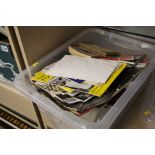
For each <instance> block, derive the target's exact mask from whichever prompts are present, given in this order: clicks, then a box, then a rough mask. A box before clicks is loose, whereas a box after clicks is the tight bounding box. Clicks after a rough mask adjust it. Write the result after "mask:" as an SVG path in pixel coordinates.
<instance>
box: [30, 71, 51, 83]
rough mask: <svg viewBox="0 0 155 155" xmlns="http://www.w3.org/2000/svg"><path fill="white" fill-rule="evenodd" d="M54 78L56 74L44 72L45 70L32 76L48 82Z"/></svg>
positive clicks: (37, 79) (36, 79) (33, 78)
mask: <svg viewBox="0 0 155 155" xmlns="http://www.w3.org/2000/svg"><path fill="white" fill-rule="evenodd" d="M53 78H54V76H51V75H47V74H44V73H43V72H37V73H36V74H35V76H33V77H32V78H31V80H33V81H38V82H44V83H47V82H49V81H50V80H51V79H53Z"/></svg>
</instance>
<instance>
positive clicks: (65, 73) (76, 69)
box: [46, 55, 119, 83]
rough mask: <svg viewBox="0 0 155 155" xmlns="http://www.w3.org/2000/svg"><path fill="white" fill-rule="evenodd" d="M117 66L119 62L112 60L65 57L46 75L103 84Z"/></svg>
mask: <svg viewBox="0 0 155 155" xmlns="http://www.w3.org/2000/svg"><path fill="white" fill-rule="evenodd" d="M118 65H119V62H118V61H113V60H100V59H95V58H84V57H79V56H72V55H65V56H64V57H63V58H62V59H61V60H59V61H58V62H57V63H56V64H55V65H54V66H52V67H51V68H50V69H49V70H48V71H47V72H46V74H48V75H52V76H59V77H67V78H74V79H82V80H86V81H92V82H96V83H105V82H106V81H107V79H108V78H109V77H110V75H111V74H112V73H113V71H114V70H115V68H116V67H117V66H118Z"/></svg>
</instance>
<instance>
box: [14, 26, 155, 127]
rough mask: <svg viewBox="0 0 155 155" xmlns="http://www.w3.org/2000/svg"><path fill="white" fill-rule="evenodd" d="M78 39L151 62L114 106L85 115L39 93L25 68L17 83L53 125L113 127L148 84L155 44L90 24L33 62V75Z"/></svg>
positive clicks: (154, 57)
mask: <svg viewBox="0 0 155 155" xmlns="http://www.w3.org/2000/svg"><path fill="white" fill-rule="evenodd" d="M77 42H89V43H94V44H98V45H101V46H103V47H105V48H108V49H111V50H115V51H119V52H120V53H126V54H128V53H129V54H146V55H147V57H148V58H149V60H150V63H149V65H147V66H146V68H145V69H144V70H143V71H142V72H141V73H140V74H139V75H138V76H137V78H136V79H135V80H134V81H132V82H131V83H130V85H129V87H128V88H127V90H126V91H125V92H124V93H123V94H122V96H121V97H120V98H119V99H118V100H117V102H116V103H115V104H114V105H113V106H110V107H105V106H102V107H100V108H96V109H94V110H93V111H91V112H89V113H87V114H86V115H84V116H76V115H74V114H73V113H71V112H68V111H65V110H62V109H61V108H60V107H59V106H58V105H57V104H55V103H54V102H53V101H51V100H50V99H49V98H47V97H45V96H44V95H41V94H39V93H38V92H37V90H36V88H35V87H34V86H33V85H32V84H31V81H30V78H29V76H28V72H27V71H26V70H25V71H23V73H21V74H20V75H19V76H17V78H16V80H15V85H16V87H17V88H18V89H19V90H20V91H22V92H23V93H24V94H25V95H27V96H28V97H29V98H30V99H31V100H32V101H33V102H35V103H36V104H37V105H38V106H39V107H40V109H42V111H43V112H45V113H46V115H47V116H48V118H49V119H50V121H51V127H53V128H112V127H113V126H114V125H115V123H116V122H117V121H118V119H119V118H120V117H121V116H122V115H123V112H125V110H126V109H127V107H128V106H129V105H130V104H131V103H132V102H133V101H134V99H135V98H136V96H137V95H138V94H139V93H140V92H141V90H142V89H143V88H145V86H146V84H147V82H148V80H149V77H150V75H151V73H152V71H153V70H154V69H155V47H154V46H152V45H149V44H147V43H144V42H141V41H138V40H134V39H132V38H128V37H125V36H122V35H118V34H115V33H111V32H108V31H105V30H101V29H96V28H90V29H87V30H85V31H83V32H81V33H80V34H79V35H77V36H75V37H73V38H72V39H71V40H69V41H68V42H66V43H65V44H63V45H62V46H60V47H58V48H57V49H55V50H53V51H52V52H51V53H50V54H48V55H47V56H45V57H44V58H42V59H41V60H39V61H38V62H37V64H38V65H36V66H31V67H30V71H31V73H32V75H34V73H35V72H37V71H40V70H41V69H42V68H43V67H45V66H47V65H48V64H50V63H52V62H54V61H57V60H59V59H60V58H61V57H63V55H64V54H65V52H66V51H67V49H68V46H69V45H71V44H74V43H77ZM101 102H102V101H101Z"/></svg>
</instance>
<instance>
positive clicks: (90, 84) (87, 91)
mask: <svg viewBox="0 0 155 155" xmlns="http://www.w3.org/2000/svg"><path fill="white" fill-rule="evenodd" d="M126 66H127V64H126V63H120V62H119V61H111V60H99V59H94V58H82V57H78V56H71V55H66V56H64V57H63V58H62V59H61V60H59V61H58V62H57V63H55V64H54V65H49V66H47V67H45V68H44V69H42V70H41V71H40V72H37V73H36V74H35V75H34V76H33V77H32V79H31V80H32V81H33V82H34V84H35V85H37V86H38V87H39V88H41V89H42V90H44V91H46V92H47V93H48V95H50V96H52V97H53V98H55V99H57V100H59V101H60V102H61V105H62V106H63V107H64V108H65V109H67V110H70V111H72V112H73V113H75V114H77V115H80V114H82V113H84V112H87V111H89V110H90V109H91V108H94V107H95V106H96V105H98V104H97V99H95V97H102V96H103V94H105V93H106V92H107V90H108V88H109V87H110V86H111V84H112V83H113V82H114V81H115V79H116V78H117V77H118V76H119V75H120V73H121V72H122V71H123V70H124V69H125V68H126ZM103 97H104V98H105V99H106V98H107V99H109V94H105V96H103ZM90 100H92V101H93V100H94V101H95V102H92V104H90V105H88V103H87V101H90ZM94 103H96V104H94ZM59 104H60V103H59ZM84 106H85V108H84Z"/></svg>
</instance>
